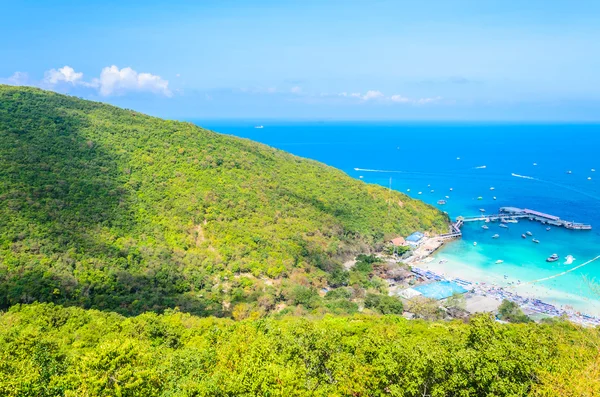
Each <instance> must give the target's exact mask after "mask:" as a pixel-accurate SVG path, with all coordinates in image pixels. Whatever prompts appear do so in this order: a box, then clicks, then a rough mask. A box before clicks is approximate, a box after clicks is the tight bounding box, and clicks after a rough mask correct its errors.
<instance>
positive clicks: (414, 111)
mask: <svg viewBox="0 0 600 397" xmlns="http://www.w3.org/2000/svg"><path fill="white" fill-rule="evenodd" d="M0 10H2V15H3V18H2V23H1V24H0V35H1V37H3V40H2V41H0V59H1V61H0V83H2V84H13V85H31V86H37V87H40V88H44V89H50V90H54V91H57V92H61V93H67V94H70V95H76V96H79V97H82V98H86V99H91V100H97V101H103V102H108V103H111V104H115V105H117V106H122V107H126V108H130V109H135V110H139V111H141V112H146V113H149V114H152V115H156V116H160V117H167V118H177V119H256V120H261V119H310V120H338V119H339V120H354V119H360V120H491V121H574V122H587V121H600V1H597V0H594V1H586V0H578V1H553V0H543V1H540V0H528V1H522V0H518V1H513V0H504V1H485V0H478V1H467V0H440V1H428V0H422V1H400V0H396V1H378V0H371V1H353V0H345V1H338V0H328V1H313V0H303V1H286V0H254V1H230V0H215V1H211V0H204V1H178V0H171V1H169V2H165V1H154V0H145V1H136V0H133V1H126V2H124V1H113V0H103V1H95V0H87V1H61V0H54V1H40V0H29V1H27V2H24V1H11V0H0Z"/></svg>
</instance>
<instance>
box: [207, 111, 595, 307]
mask: <svg viewBox="0 0 600 397" xmlns="http://www.w3.org/2000/svg"><path fill="white" fill-rule="evenodd" d="M195 122H196V123H197V124H199V125H202V126H203V127H205V128H209V129H212V130H215V131H218V132H221V133H225V134H232V135H236V136H239V137H244V138H249V139H252V140H255V141H259V142H263V143H265V144H268V145H270V146H274V147H276V148H279V149H282V150H285V151H288V152H291V153H293V154H296V155H298V156H302V157H308V158H311V159H315V160H318V161H321V162H323V163H326V164H328V165H331V166H333V167H336V168H339V169H341V170H343V171H345V172H346V173H347V174H348V175H350V176H352V177H355V178H360V179H362V180H363V181H365V182H367V183H377V184H380V185H383V186H389V185H390V178H391V186H392V188H393V189H395V190H399V191H401V192H404V193H406V194H408V195H410V196H411V197H414V198H418V199H421V200H423V201H426V202H427V203H429V204H432V205H434V206H437V207H439V208H440V209H442V210H444V211H447V212H448V213H449V214H450V216H451V217H452V218H453V219H454V218H456V217H457V216H460V215H463V216H468V215H476V214H479V209H480V208H482V209H485V210H486V213H488V214H491V213H496V212H497V211H498V208H499V207H502V206H514V207H521V208H530V209H534V210H538V211H541V212H545V213H549V214H553V215H557V216H559V217H561V218H562V219H566V220H575V221H577V222H584V223H590V224H592V226H593V227H594V229H593V230H592V231H572V230H566V229H563V228H559V227H556V228H552V230H550V231H546V230H545V226H543V225H541V224H539V223H536V222H530V221H527V220H526V221H521V222H519V223H518V224H511V225H510V227H509V229H501V228H499V227H498V225H497V224H490V229H489V230H487V231H486V230H483V229H482V228H481V225H482V224H481V223H473V224H467V225H465V227H464V229H463V233H464V234H463V239H462V240H460V241H457V242H454V243H451V244H449V245H448V246H447V247H446V248H445V249H444V250H443V255H444V256H445V257H448V258H450V259H453V260H455V261H462V262H468V264H469V265H470V266H473V267H477V268H478V269H480V270H483V271H485V272H489V273H493V274H496V275H499V276H503V275H508V276H509V277H510V278H511V279H519V280H522V281H527V280H533V279H539V278H542V277H547V276H550V275H554V274H557V273H559V272H562V271H564V270H567V269H569V268H571V267H573V266H576V265H578V264H581V263H584V262H585V261H587V260H589V259H592V258H594V257H596V256H597V255H600V211H598V207H599V205H600V156H599V155H598V154H599V153H598V152H599V150H600V124H493V123H490V124H480V123H468V124H462V123H382V122H270V123H265V122H262V123H261V124H263V125H264V128H262V129H257V128H255V125H256V124H257V123H255V122H251V121H235V122H232V121H198V120H195ZM483 166H485V168H482V167H483ZM355 168H359V169H363V170H359V171H357V170H355ZM592 169H597V170H598V172H595V171H592ZM364 170H378V171H377V172H375V171H364ZM567 171H571V173H570V174H569V173H567ZM512 174H517V175H521V176H525V177H527V178H523V177H516V176H513V175H512ZM588 178H591V180H590V179H588ZM451 188H452V190H450V189H451ZM491 188H493V190H491ZM409 189H410V191H408V190H409ZM419 192H422V194H420V195H419V194H418V193H419ZM445 196H448V197H449V198H447V199H446V198H445ZM478 197H482V199H481V200H478ZM493 197H496V198H497V199H496V200H494V199H493ZM440 199H445V200H446V201H447V204H446V205H438V204H437V201H438V200H440ZM526 231H531V232H532V233H533V235H534V237H536V238H537V239H538V240H539V241H540V243H539V244H534V243H532V241H531V238H528V239H523V238H521V234H523V233H525V232H526ZM495 233H498V234H500V238H498V239H492V238H491V236H492V235H493V234H495ZM475 241H477V242H478V244H477V246H474V245H473V242H475ZM552 253H557V254H558V255H560V257H561V259H560V260H559V261H557V262H553V263H548V262H546V260H545V259H546V258H547V257H548V256H549V255H551V254H552ZM566 255H573V256H574V257H575V258H576V260H575V262H574V263H573V264H572V265H565V264H564V257H565V256H566ZM497 260H502V261H504V262H503V263H502V264H496V263H495V262H496V261H497ZM466 278H468V277H466ZM591 280H596V281H598V280H600V260H599V261H597V262H592V263H590V264H589V265H586V266H584V267H582V268H580V269H578V270H576V271H573V272H570V273H568V274H566V275H564V276H561V277H556V278H553V279H550V280H548V281H545V282H542V283H540V284H541V285H542V286H543V287H546V288H550V289H556V290H559V291H563V292H568V293H571V294H576V295H579V296H584V297H588V298H598V296H597V295H594V293H593V292H592V290H591V289H590V283H589V282H590V281H591Z"/></svg>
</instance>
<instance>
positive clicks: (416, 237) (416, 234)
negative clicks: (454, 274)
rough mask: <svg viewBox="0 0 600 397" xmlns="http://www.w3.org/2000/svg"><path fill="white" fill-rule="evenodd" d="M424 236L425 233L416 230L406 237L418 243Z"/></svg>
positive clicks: (407, 239)
mask: <svg viewBox="0 0 600 397" xmlns="http://www.w3.org/2000/svg"><path fill="white" fill-rule="evenodd" d="M423 237H425V235H424V234H423V233H421V232H414V233H413V234H411V235H410V236H408V237H407V238H406V241H411V242H413V243H416V242H418V241H420V240H421V239H422V238H423Z"/></svg>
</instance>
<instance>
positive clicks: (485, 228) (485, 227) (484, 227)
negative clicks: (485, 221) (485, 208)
mask: <svg viewBox="0 0 600 397" xmlns="http://www.w3.org/2000/svg"><path fill="white" fill-rule="evenodd" d="M481 228H482V229H483V230H488V229H489V228H490V227H489V226H488V225H483V226H481Z"/></svg>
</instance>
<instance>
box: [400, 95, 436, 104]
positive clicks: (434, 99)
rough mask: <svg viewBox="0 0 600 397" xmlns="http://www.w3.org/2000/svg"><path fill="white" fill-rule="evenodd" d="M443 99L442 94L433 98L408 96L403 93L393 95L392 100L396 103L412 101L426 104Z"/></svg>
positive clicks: (412, 102)
mask: <svg viewBox="0 0 600 397" xmlns="http://www.w3.org/2000/svg"><path fill="white" fill-rule="evenodd" d="M441 99H442V97H441V96H436V97H433V98H407V97H405V96H402V95H392V96H391V97H390V100H391V101H392V102H396V103H411V104H413V105H425V104H427V103H434V102H438V101H440V100H441Z"/></svg>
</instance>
